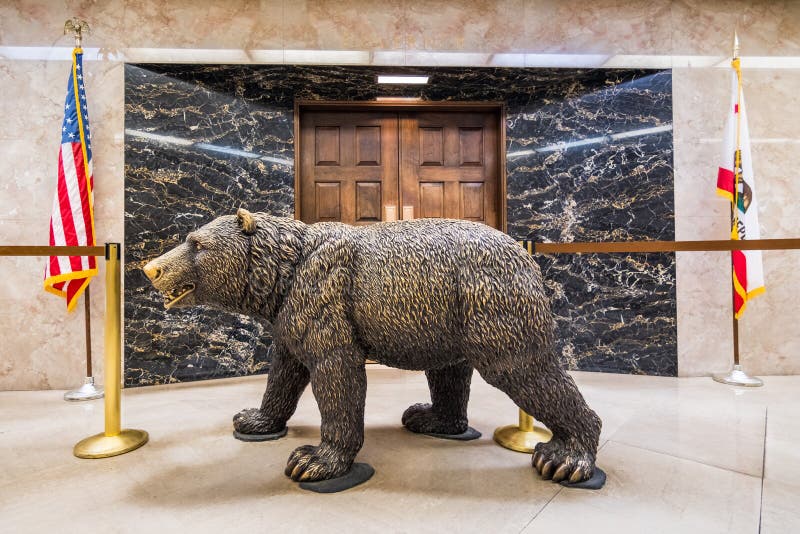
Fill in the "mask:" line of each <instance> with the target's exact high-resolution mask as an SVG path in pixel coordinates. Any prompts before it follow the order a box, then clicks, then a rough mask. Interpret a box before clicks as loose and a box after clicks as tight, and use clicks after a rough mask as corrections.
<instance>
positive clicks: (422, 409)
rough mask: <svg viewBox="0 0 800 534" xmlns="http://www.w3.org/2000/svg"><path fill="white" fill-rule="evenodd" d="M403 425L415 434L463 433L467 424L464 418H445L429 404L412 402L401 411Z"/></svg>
mask: <svg viewBox="0 0 800 534" xmlns="http://www.w3.org/2000/svg"><path fill="white" fill-rule="evenodd" d="M402 421H403V425H404V426H405V427H406V428H407V429H409V430H410V431H411V432H416V433H417V434H452V435H456V434H463V433H464V432H466V431H467V428H469V426H468V425H467V421H466V419H458V418H451V419H447V418H444V417H441V416H440V415H438V414H436V413H434V411H433V406H431V405H430V404H414V405H413V406H409V407H408V408H407V409H406V411H405V412H404V413H403V418H402Z"/></svg>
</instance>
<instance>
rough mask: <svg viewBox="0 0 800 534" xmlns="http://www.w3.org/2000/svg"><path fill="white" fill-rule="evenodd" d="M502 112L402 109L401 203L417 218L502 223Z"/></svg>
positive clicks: (406, 210)
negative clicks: (500, 119) (499, 166)
mask: <svg viewBox="0 0 800 534" xmlns="http://www.w3.org/2000/svg"><path fill="white" fill-rule="evenodd" d="M498 122H499V120H498V116H497V114H495V113H491V112H461V111H443V112H404V113H401V114H400V204H401V205H402V206H403V208H404V213H411V210H412V209H413V213H414V214H415V216H416V217H447V218H452V219H467V220H471V221H477V222H483V223H485V224H487V225H489V226H493V227H495V228H501V220H500V215H499V214H500V210H499V206H500V205H501V204H500V199H499V189H498V188H499V186H498V176H499V172H498V148H499V147H498V143H499V135H498V126H497V125H498Z"/></svg>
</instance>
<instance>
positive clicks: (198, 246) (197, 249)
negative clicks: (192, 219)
mask: <svg viewBox="0 0 800 534" xmlns="http://www.w3.org/2000/svg"><path fill="white" fill-rule="evenodd" d="M194 250H195V252H200V251H201V250H203V245H202V243H200V241H195V242H194Z"/></svg>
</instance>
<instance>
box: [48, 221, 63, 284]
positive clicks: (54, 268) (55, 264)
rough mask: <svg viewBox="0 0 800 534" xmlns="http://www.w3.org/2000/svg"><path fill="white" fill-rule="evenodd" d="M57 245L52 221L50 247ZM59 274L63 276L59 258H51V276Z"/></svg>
mask: <svg viewBox="0 0 800 534" xmlns="http://www.w3.org/2000/svg"><path fill="white" fill-rule="evenodd" d="M55 244H56V238H55V236H54V235H53V221H50V246H51V247H53V246H55ZM57 274H61V267H59V265H58V257H57V256H50V276H55V275H57Z"/></svg>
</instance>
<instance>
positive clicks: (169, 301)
mask: <svg viewBox="0 0 800 534" xmlns="http://www.w3.org/2000/svg"><path fill="white" fill-rule="evenodd" d="M192 291H194V284H186V285H185V286H183V287H181V288H180V290H179V291H172V292H170V293H167V294H165V295H164V307H165V308H166V309H170V308H171V307H173V306H174V305H175V304H177V303H178V302H180V301H181V300H183V298H184V297H185V296H186V295H188V294H189V293H191V292H192Z"/></svg>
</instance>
